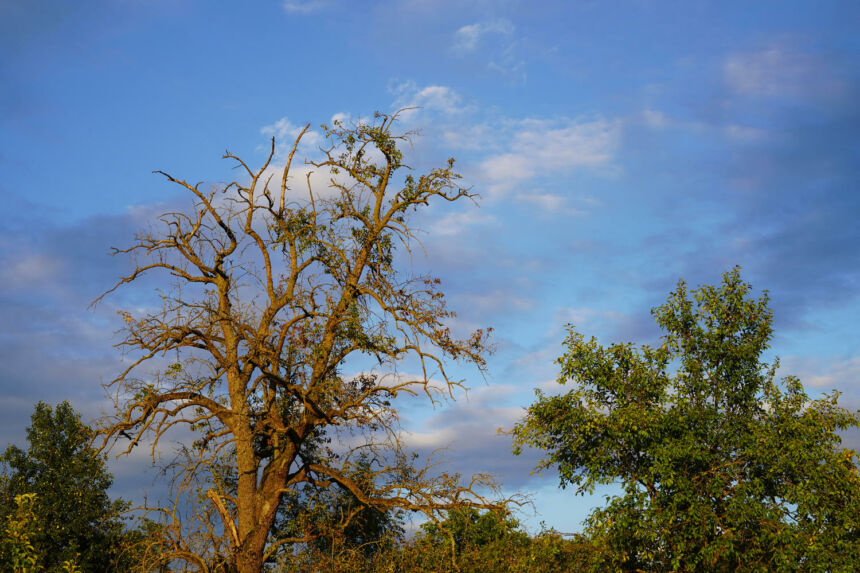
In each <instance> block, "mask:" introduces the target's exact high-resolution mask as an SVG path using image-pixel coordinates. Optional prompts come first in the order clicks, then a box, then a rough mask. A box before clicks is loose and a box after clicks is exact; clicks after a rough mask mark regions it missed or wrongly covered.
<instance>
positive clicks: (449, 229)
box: [430, 209, 496, 236]
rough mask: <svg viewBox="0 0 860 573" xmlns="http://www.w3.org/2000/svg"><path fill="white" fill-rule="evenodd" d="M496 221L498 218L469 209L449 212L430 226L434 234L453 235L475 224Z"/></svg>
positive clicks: (486, 223)
mask: <svg viewBox="0 0 860 573" xmlns="http://www.w3.org/2000/svg"><path fill="white" fill-rule="evenodd" d="M495 222H496V218H495V217H493V216H492V215H488V214H486V213H483V212H481V211H479V210H478V209H469V210H468V211H456V212H453V213H449V214H447V215H445V216H444V217H442V218H441V219H439V220H438V221H436V222H435V223H434V224H433V226H432V227H431V228H430V233H431V234H432V235H441V236H453V235H459V234H460V233H462V232H463V231H464V230H466V229H467V228H469V227H473V226H475V225H489V224H492V223H495Z"/></svg>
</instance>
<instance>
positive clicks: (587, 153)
mask: <svg viewBox="0 0 860 573" xmlns="http://www.w3.org/2000/svg"><path fill="white" fill-rule="evenodd" d="M620 127H621V126H620V124H619V122H616V121H609V120H605V119H594V120H586V121H583V120H569V119H562V120H545V119H526V120H522V121H521V122H518V125H516V127H515V129H514V131H513V134H512V135H511V137H510V138H509V139H510V144H509V147H508V149H507V150H505V151H504V152H503V153H499V154H496V155H493V156H491V157H488V158H487V159H485V160H484V161H483V162H482V163H481V167H480V169H481V172H482V174H483V177H484V178H485V179H486V180H487V181H488V182H490V184H491V185H492V188H493V190H494V191H500V192H506V191H509V190H511V189H512V188H513V187H514V186H515V185H518V184H520V183H522V182H523V181H526V180H529V179H532V178H534V177H537V176H543V175H557V174H559V173H564V172H568V171H571V170H573V169H576V168H598V167H604V166H607V165H609V164H610V163H611V161H612V159H613V157H614V153H615V149H616V147H617V145H618V140H619V136H620Z"/></svg>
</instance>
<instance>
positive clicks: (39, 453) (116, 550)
mask: <svg viewBox="0 0 860 573" xmlns="http://www.w3.org/2000/svg"><path fill="white" fill-rule="evenodd" d="M31 420H32V425H31V426H30V427H29V428H27V441H28V442H29V445H30V446H29V450H28V451H26V452H25V451H23V450H21V449H19V448H17V447H15V446H9V447H8V448H7V449H6V451H5V452H3V454H2V457H0V461H2V463H3V465H4V469H5V472H4V475H3V476H2V481H1V482H0V517H2V519H3V522H5V523H6V524H7V525H6V527H7V536H6V541H5V542H4V543H7V544H6V545H4V547H5V552H4V553H3V558H2V559H3V560H2V561H0V565H2V566H3V569H4V570H16V571H17V570H22V571H23V570H27V571H29V570H33V571H36V570H40V571H41V570H45V571H86V572H89V571H107V570H109V569H111V570H113V568H115V567H116V566H118V565H119V563H118V561H119V554H120V551H121V545H122V544H121V541H122V539H123V536H124V535H125V533H124V527H123V524H122V522H121V520H120V517H119V516H120V513H121V512H122V511H124V510H125V509H126V507H127V504H125V503H124V502H122V501H115V502H111V501H110V499H109V498H108V495H107V489H108V487H110V484H111V479H112V478H111V475H110V474H109V473H108V472H107V470H106V469H105V461H104V458H103V457H101V456H99V455H97V454H96V452H95V451H94V450H93V449H91V448H90V447H89V445H88V444H89V440H90V435H91V433H90V430H89V428H87V427H86V426H85V425H84V424H82V423H81V421H80V418H79V416H78V414H77V412H75V410H74V409H73V408H72V406H71V405H70V404H69V403H68V402H63V403H61V404H59V405H58V406H57V408H56V409H55V410H52V408H51V407H50V406H48V405H47V404H45V403H43V402H39V403H38V404H37V405H36V408H35V411H34V412H33V415H32V418H31ZM9 543H11V544H12V545H9ZM13 547H17V549H13ZM28 548H29V549H28ZM25 550H26V551H25ZM16 552H17V553H16ZM28 552H29V553H28ZM25 554H26V555H28V556H30V557H32V559H33V560H32V562H28V563H30V564H29V565H27V566H24V564H23V563H24V562H23V561H20V560H21V559H24V557H21V556H22V555H25ZM16 555H18V556H19V557H15V556H16ZM30 557H27V558H28V559H29V558H30ZM16 559H17V560H18V561H16ZM15 563H20V565H15ZM37 565H38V569H34V568H35V567H36V566H37ZM27 567H30V568H29V569H28V568H27Z"/></svg>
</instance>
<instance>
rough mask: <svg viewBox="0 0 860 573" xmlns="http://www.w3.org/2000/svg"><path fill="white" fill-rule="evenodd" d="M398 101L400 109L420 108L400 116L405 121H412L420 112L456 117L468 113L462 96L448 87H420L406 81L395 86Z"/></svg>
mask: <svg viewBox="0 0 860 573" xmlns="http://www.w3.org/2000/svg"><path fill="white" fill-rule="evenodd" d="M391 91H393V92H394V94H395V96H396V99H395V102H394V105H395V106H396V107H398V108H418V109H413V110H408V111H406V112H404V113H401V114H400V118H401V119H403V120H407V119H411V118H413V117H414V116H415V114H416V112H417V111H418V110H423V111H429V112H435V113H440V114H442V115H448V116H451V115H456V114H459V113H461V112H464V111H466V109H465V107H464V106H463V99H462V98H461V97H460V95H459V94H458V93H457V92H455V91H454V90H452V89H451V88H449V87H447V86H439V85H431V86H424V87H418V85H417V84H416V83H415V82H413V81H411V80H410V81H406V82H403V83H401V84H399V85H396V86H394V88H393V89H392V90H391Z"/></svg>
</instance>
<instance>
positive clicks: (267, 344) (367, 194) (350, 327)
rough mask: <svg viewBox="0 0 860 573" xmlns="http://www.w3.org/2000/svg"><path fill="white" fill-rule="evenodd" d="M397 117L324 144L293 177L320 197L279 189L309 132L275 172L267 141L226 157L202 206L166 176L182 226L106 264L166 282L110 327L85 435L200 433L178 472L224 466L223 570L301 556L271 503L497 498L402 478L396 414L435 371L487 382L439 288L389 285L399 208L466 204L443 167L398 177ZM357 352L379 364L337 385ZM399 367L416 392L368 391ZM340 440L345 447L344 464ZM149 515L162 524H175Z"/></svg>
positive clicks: (451, 502)
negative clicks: (161, 365)
mask: <svg viewBox="0 0 860 573" xmlns="http://www.w3.org/2000/svg"><path fill="white" fill-rule="evenodd" d="M396 119H397V114H394V115H390V116H389V115H385V114H377V115H376V116H374V119H373V120H372V121H370V122H358V123H356V124H352V125H349V126H347V125H345V124H343V123H340V122H335V124H334V125H333V126H332V127H324V128H323V131H324V135H325V140H326V145H325V147H324V148H322V149H321V153H322V155H321V159H319V160H317V161H311V162H309V164H310V165H311V166H312V167H313V168H314V169H316V170H318V171H322V172H324V173H327V174H329V176H330V177H329V182H328V185H327V186H326V188H324V189H316V188H313V186H312V185H311V182H312V180H311V177H310V175H308V176H307V177H306V178H305V180H304V181H302V180H296V179H294V178H293V177H292V176H291V166H292V163H293V160H294V157H295V154H296V153H297V150H298V149H299V146H300V144H301V139H302V137H303V136H304V135H305V134H306V133H307V130H308V128H309V126H305V128H304V129H303V130H302V131H301V133H300V134H299V136H298V138H297V139H296V141H295V142H294V145H293V146H292V149H291V151H290V152H289V154H288V156H286V157H283V158H281V157H277V156H276V149H277V147H276V145H275V141H274V139H273V141H272V146H271V149H270V152H269V153H268V156H267V157H266V159H265V160H264V161H263V163H262V165H261V166H260V167H258V168H256V169H252V168H251V167H249V166H248V164H246V163H245V161H243V160H242V159H240V158H239V157H238V156H236V155H233V154H232V153H229V152H228V153H227V154H226V155H225V158H226V159H227V160H229V161H230V162H232V163H234V164H235V166H236V167H237V168H238V171H239V173H240V175H241V176H240V177H239V178H237V180H236V181H233V182H231V183H230V184H228V185H226V186H222V187H213V188H211V189H208V190H207V189H206V188H205V187H204V186H203V185H201V184H192V183H189V182H187V181H185V180H183V179H179V178H177V177H174V176H172V175H169V174H166V173H162V175H164V176H165V177H166V178H167V180H168V181H170V182H171V183H174V184H176V185H179V186H180V187H182V188H184V189H185V190H186V191H187V192H188V193H190V194H191V196H192V197H193V199H194V208H193V210H192V211H190V212H188V213H166V214H164V215H163V216H162V217H161V219H160V223H161V227H160V228H158V229H157V230H153V231H151V232H149V233H145V234H141V235H140V236H139V237H138V241H137V243H136V244H134V245H133V246H132V247H130V248H128V249H123V250H118V251H117V252H118V253H128V254H130V255H132V256H133V257H134V259H133V260H134V261H135V263H136V264H135V267H134V269H133V270H132V272H131V273H130V274H129V275H127V276H126V277H124V278H123V279H122V280H120V281H119V283H118V284H117V285H116V286H115V287H114V288H117V287H119V286H121V285H124V284H127V283H132V282H134V281H135V280H137V279H138V278H139V277H140V276H142V275H144V274H147V273H153V272H155V273H162V274H161V275H160V276H162V277H164V278H165V279H169V280H170V281H171V282H170V284H169V287H170V288H168V289H165V294H164V296H163V306H162V308H161V309H160V310H158V311H155V312H149V313H145V314H142V315H133V314H131V313H124V314H123V319H124V323H125V327H126V329H125V332H126V337H125V339H124V341H123V342H122V343H120V346H121V347H122V348H123V349H124V350H125V351H127V352H128V353H129V354H130V355H132V356H134V359H133V360H132V362H131V363H130V365H129V366H128V368H127V369H126V370H125V371H123V372H122V373H120V375H119V376H118V377H117V378H116V380H114V381H113V382H112V383H111V384H110V388H111V391H112V393H113V395H114V396H115V399H116V411H115V414H114V415H113V416H111V417H110V418H108V419H106V420H104V423H103V425H102V427H101V429H100V436H101V437H102V439H103V440H104V444H105V445H108V444H111V443H118V444H119V447H121V448H123V449H124V451H125V452H126V453H128V452H130V451H131V450H132V448H134V447H135V446H137V445H140V444H142V443H143V442H144V441H148V442H149V443H150V444H151V447H152V448H153V452H154V451H155V448H156V447H157V445H158V443H159V442H160V440H162V438H164V436H165V434H166V432H168V431H169V430H170V429H171V428H173V427H174V426H184V427H186V428H190V429H192V430H194V431H195V432H197V433H198V434H199V438H198V439H197V440H196V442H195V443H194V447H193V448H188V449H187V452H186V453H189V454H193V455H190V456H188V457H187V458H185V459H186V463H185V465H184V466H183V467H184V470H185V471H186V472H187V473H188V474H189V475H191V474H194V473H195V472H198V471H209V470H205V468H209V469H210V470H211V468H212V467H213V465H215V464H217V463H221V462H222V461H223V460H224V459H228V460H232V462H231V463H232V464H233V469H234V470H235V476H236V477H235V484H234V488H233V490H232V491H231V490H224V489H219V488H216V487H212V488H211V490H210V492H209V494H208V499H209V502H210V507H211V508H212V509H213V511H214V512H215V513H217V515H218V516H219V518H220V524H215V525H213V524H211V523H210V525H209V526H208V527H209V529H210V534H211V535H210V536H211V537H212V540H213V541H212V545H213V546H214V545H217V544H218V543H219V542H216V541H215V538H218V539H220V540H221V541H220V543H223V544H224V546H226V547H228V551H227V554H226V555H221V557H220V558H221V559H224V560H226V562H227V563H230V564H231V565H230V566H231V567H235V568H236V570H238V571H254V572H257V571H259V568H260V566H261V565H262V563H263V562H265V561H266V560H267V559H268V558H269V557H270V556H271V555H273V554H275V553H276V552H277V551H278V550H279V549H278V547H279V546H280V545H284V544H289V543H294V542H308V541H311V540H312V538H313V536H314V534H313V533H307V534H305V533H296V534H295V535H294V536H293V537H290V538H281V539H272V538H271V532H272V526H273V524H274V523H275V522H276V519H277V516H278V512H279V509H280V508H281V507H282V502H283V499H284V498H285V496H290V495H292V492H295V491H297V490H305V489H306V488H320V489H323V490H324V489H327V488H335V489H340V490H344V491H345V492H348V493H349V494H350V495H352V496H353V497H354V499H355V500H357V502H359V503H361V504H364V505H366V506H369V507H372V508H375V509H377V510H380V511H389V510H406V511H423V512H425V513H428V514H431V515H432V514H433V513H434V512H438V511H444V510H447V509H451V508H455V507H461V506H470V505H472V506H477V507H493V506H494V504H492V503H490V502H488V501H485V500H484V498H483V497H482V492H486V491H487V489H486V488H488V487H489V488H492V487H493V482H492V480H490V479H489V478H488V477H487V476H475V477H474V478H472V480H471V481H467V482H465V483H461V482H460V481H459V479H458V478H457V476H451V475H447V474H444V473H434V471H433V470H432V468H420V467H419V468H410V469H409V471H405V469H404V468H403V464H402V461H403V460H404V459H408V458H407V457H404V456H405V454H404V452H403V451H402V446H401V444H400V441H399V440H400V438H399V433H398V430H397V409H396V406H395V400H396V399H397V398H398V397H400V396H401V395H403V394H415V393H418V392H425V393H426V394H427V396H428V397H430V396H431V393H430V384H431V377H432V378H435V379H438V380H441V381H442V383H443V384H444V385H446V386H447V389H448V391H449V392H450V391H452V390H453V389H455V388H456V387H458V386H460V384H461V382H460V381H459V380H458V379H456V378H453V377H451V376H450V375H449V372H448V365H447V362H448V361H449V360H457V361H461V362H464V363H470V364H472V365H474V366H476V367H477V368H478V369H479V370H481V369H483V368H484V366H485V358H486V355H487V352H488V336H489V333H490V330H489V329H486V330H478V331H476V332H475V333H472V334H471V335H467V336H466V337H465V338H462V339H460V338H457V337H456V336H454V334H453V333H452V332H451V330H450V326H449V324H448V322H449V320H450V318H451V317H452V316H453V314H452V313H451V311H449V310H448V308H447V305H446V301H445V297H444V295H443V293H442V291H441V285H440V283H439V281H438V279H434V278H431V277H423V276H413V275H412V274H411V273H410V272H409V271H408V269H403V268H398V263H397V261H398V259H397V258H396V256H395V255H396V250H397V249H403V250H410V249H412V248H413V246H414V245H415V244H416V238H415V235H414V232H415V229H414V227H413V226H412V225H411V223H410V215H411V213H412V212H413V211H414V210H415V209H418V208H421V207H425V206H427V205H429V204H430V203H431V202H433V201H439V200H441V201H457V200H460V199H470V198H472V197H473V194H472V193H471V192H470V191H469V190H468V189H465V188H463V187H461V186H459V183H458V180H459V175H458V174H457V173H456V172H455V171H454V162H453V160H450V161H449V162H448V163H447V164H446V165H445V166H443V167H441V168H437V169H433V170H431V171H429V172H428V173H426V174H422V175H414V174H412V173H408V174H407V175H406V176H404V175H403V173H404V172H409V171H410V168H409V167H408V166H407V165H406V164H405V163H404V156H403V152H402V150H401V146H402V145H403V144H404V143H405V142H408V138H409V135H410V134H402V133H397V132H396V131H395V123H396ZM279 160H283V165H282V166H278V167H275V163H276V162H277V161H279ZM112 290H114V289H111V291H112ZM111 291H108V292H111ZM105 294H107V293H105ZM359 355H363V356H366V357H371V358H372V359H374V360H375V363H376V367H375V368H374V369H373V371H367V372H363V373H359V374H358V375H352V374H348V373H347V372H346V371H345V365H346V364H347V361H348V360H349V359H350V358H351V357H355V356H359ZM162 357H170V358H171V359H173V357H178V360H176V362H175V364H174V365H172V366H170V367H168V368H167V369H166V370H164V371H163V372H162V373H161V374H157V373H152V372H147V371H145V370H144V369H143V367H144V366H146V365H150V364H155V363H156V362H155V361H156V360H160V359H162ZM406 359H409V360H412V361H414V363H415V364H417V365H418V370H419V373H418V375H417V376H413V377H403V376H400V375H397V376H388V377H387V378H385V382H384V383H383V381H382V377H381V376H380V372H381V373H383V374H386V373H392V372H395V371H396V370H397V366H398V364H400V363H402V362H403V361H404V360H406ZM431 399H432V398H431ZM339 436H340V437H342V438H343V439H344V440H343V441H342V442H341V443H340V444H331V440H332V439H336V438H338V437H339ZM348 436H351V437H350V438H349V442H347V441H346V438H347V437H348ZM356 436H360V437H361V440H359V441H358V442H357V441H356V439H357V438H356ZM347 443H350V444H353V445H354V447H355V448H356V449H355V450H350V448H346V451H344V447H345V444H347ZM356 444H357V445H356ZM359 450H360V451H361V452H364V455H365V456H368V457H367V459H368V460H369V467H370V468H372V472H371V476H370V477H371V478H372V479H371V480H370V483H371V485H372V487H369V488H368V487H366V484H363V483H359V482H357V481H356V480H355V479H353V478H352V477H351V473H350V472H351V471H352V470H351V468H353V466H351V465H350V464H351V463H352V460H353V458H354V457H355V456H356V455H357V453H356V452H358V451H359ZM180 482H181V483H186V484H189V483H192V482H193V480H185V481H184V482H182V480H180ZM161 511H163V512H166V513H165V514H169V515H171V516H172V517H171V518H170V519H172V520H173V522H176V523H178V518H177V517H176V515H175V512H174V510H171V509H170V508H161ZM177 527H178V526H177ZM183 539H189V537H188V536H185V537H183V536H182V535H179V536H177V537H175V539H174V541H175V547H174V550H175V555H177V556H179V557H181V558H182V559H185V560H187V561H188V562H189V563H190V564H192V565H193V566H194V567H197V568H204V569H205V568H211V564H212V561H211V560H212V559H213V557H211V556H209V557H201V556H200V552H199V551H197V550H195V549H193V548H191V547H190V546H187V545H183V543H184V541H183ZM222 553H223V552H222Z"/></svg>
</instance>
